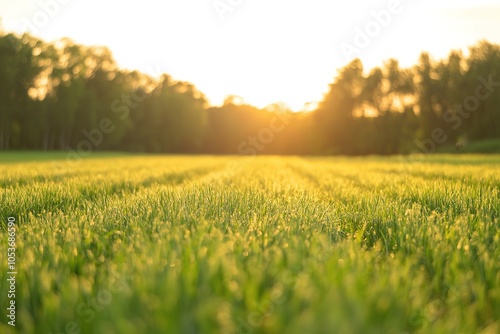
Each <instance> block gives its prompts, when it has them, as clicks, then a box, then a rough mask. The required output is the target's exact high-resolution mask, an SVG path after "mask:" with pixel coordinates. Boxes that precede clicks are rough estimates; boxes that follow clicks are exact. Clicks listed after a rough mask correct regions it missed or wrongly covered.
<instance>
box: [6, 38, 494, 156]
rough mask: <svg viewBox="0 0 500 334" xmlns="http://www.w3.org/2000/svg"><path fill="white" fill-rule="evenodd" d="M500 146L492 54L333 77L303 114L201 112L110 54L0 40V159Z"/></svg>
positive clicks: (197, 97) (236, 104) (185, 86)
mask: <svg viewBox="0 0 500 334" xmlns="http://www.w3.org/2000/svg"><path fill="white" fill-rule="evenodd" d="M494 138H500V46H499V45H495V44H492V43H489V42H487V41H481V42H479V43H477V44H476V45H474V46H472V47H470V48H469V52H468V53H467V54H466V55H464V54H463V53H462V52H461V51H452V52H450V54H449V56H448V57H447V58H446V59H442V60H438V61H436V60H434V59H432V58H431V57H430V55H429V54H427V53H425V52H424V53H422V54H421V56H420V58H419V61H418V63H417V64H416V65H415V66H412V67H409V68H402V67H400V65H399V63H398V61H397V60H394V59H390V60H388V61H386V62H385V63H384V64H383V66H381V67H376V68H373V69H371V70H370V71H365V69H364V68H363V64H362V62H361V61H360V60H359V59H356V60H353V61H352V62H350V63H349V64H347V65H346V66H345V67H343V68H341V69H340V70H339V71H338V75H337V76H336V77H335V78H334V80H333V83H332V84H330V86H329V90H328V92H327V93H326V94H325V95H324V97H323V99H322V101H320V102H319V103H318V104H317V106H316V107H315V108H314V110H312V111H308V112H292V111H291V110H290V109H289V108H288V107H287V106H286V105H285V104H283V103H275V104H272V105H269V106H267V107H266V108H256V107H254V106H251V105H248V104H246V103H244V101H243V100H242V99H241V98H239V97H236V96H229V97H228V98H226V100H225V101H224V104H223V105H222V106H217V107H214V106H210V105H208V103H207V99H206V97H205V96H204V95H203V93H202V92H200V91H199V90H197V89H196V87H195V86H194V85H193V84H191V83H189V82H184V81H178V80H174V79H173V78H171V77H170V76H169V75H167V74H164V75H162V76H161V77H160V78H152V77H150V76H148V75H146V74H144V73H141V72H139V71H125V70H123V69H120V68H118V66H117V65H116V63H115V61H114V59H113V56H112V54H111V52H110V50H109V49H107V48H105V47H90V46H84V45H78V44H75V43H74V42H72V41H71V40H70V39H62V40H59V41H55V42H51V43H48V42H45V41H43V40H40V39H38V38H35V37H34V36H31V35H29V34H24V35H16V34H12V33H5V32H4V33H1V34H0V150H67V151H72V152H76V153H78V154H82V155H83V154H88V153H89V152H91V151H96V150H125V151H134V152H158V153H209V154H259V153H263V154H348V155H364V154H401V153H403V154H404V153H409V152H414V151H420V152H425V153H427V152H433V151H434V150H435V149H436V148H437V147H439V146H442V145H443V146H451V145H455V144H457V143H461V142H465V141H479V140H485V139H494Z"/></svg>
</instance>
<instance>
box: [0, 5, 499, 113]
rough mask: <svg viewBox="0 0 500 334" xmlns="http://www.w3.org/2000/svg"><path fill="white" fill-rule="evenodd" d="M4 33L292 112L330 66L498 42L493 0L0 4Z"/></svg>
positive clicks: (217, 96) (315, 90)
mask: <svg viewBox="0 0 500 334" xmlns="http://www.w3.org/2000/svg"><path fill="white" fill-rule="evenodd" d="M0 6H1V9H2V10H1V13H2V14H1V17H2V21H3V26H4V29H6V30H9V31H10V30H12V31H17V32H23V31H30V32H31V33H33V34H34V35H36V36H40V37H42V38H45V39H47V40H54V39H57V38H61V37H64V36H68V37H70V38H73V39H74V40H75V41H76V42H77V43H83V44H89V45H106V46H109V47H110V49H111V50H112V51H113V54H114V56H115V58H116V60H117V62H118V64H119V65H120V66H123V67H125V68H130V69H139V70H141V71H144V72H147V73H149V74H152V75H159V74H160V73H163V72H167V73H169V74H171V75H172V76H173V77H174V78H176V79H179V80H186V81H189V82H192V83H194V84H195V85H196V86H197V88H199V89H200V90H201V91H202V92H204V93H205V94H206V95H207V97H208V98H209V100H210V103H212V104H214V105H217V104H220V103H222V101H223V99H224V97H225V96H226V95H228V94H235V95H239V96H242V97H244V99H245V100H246V101H247V102H248V103H251V104H254V105H256V106H258V107H263V106H265V105H267V104H270V103H273V102H277V101H283V102H285V103H287V104H288V105H290V106H291V107H292V108H293V109H294V110H299V109H301V108H303V106H304V104H306V103H308V102H313V101H318V100H320V99H321V94H322V93H321V92H325V91H326V90H327V88H328V87H327V85H328V83H330V82H331V81H332V79H333V77H334V76H335V75H336V73H337V72H336V70H337V68H339V67H341V66H343V65H345V64H346V63H348V62H349V61H350V60H352V59H353V58H354V57H359V58H360V59H361V60H362V61H363V63H364V64H365V68H371V67H373V66H377V65H381V64H382V62H383V61H384V60H386V59H388V58H391V57H393V58H397V59H399V60H400V63H401V64H402V66H410V65H413V64H415V62H416V60H417V59H418V56H419V54H420V52H421V51H423V50H427V51H429V52H430V53H431V54H432V55H433V56H435V57H444V56H446V55H447V53H448V52H449V51H450V50H451V49H456V48H465V47H466V46H468V45H472V44H474V43H476V42H477V40H479V39H484V38H487V39H489V40H490V41H491V42H494V43H495V42H500V33H499V31H500V21H499V20H498V19H497V18H498V17H499V14H500V4H499V3H498V1H487V0H483V1H475V2H470V1H452V0H446V1H439V3H436V2H435V1H434V2H433V1H430V0H423V1H410V0H400V1H397V0H384V1H380V0H378V1H367V0H365V1H361V0H358V1H352V2H348V3H346V2H342V3H338V2H333V1H327V0H313V1H285V0H279V1H272V2H269V1H267V2H266V1H263V0H260V1H259V0H252V1H250V0H247V1H243V0H239V1H238V0H205V1H194V0H191V1H180V0H179V1H166V2H162V1H153V0H148V1H141V2H139V1H106V2H105V3H103V2H97V1H95V0H90V1H85V2H82V1H71V0H40V1H35V0H30V1H22V2H11V1H5V0H2V1H0Z"/></svg>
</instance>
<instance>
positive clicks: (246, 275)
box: [0, 155, 500, 334]
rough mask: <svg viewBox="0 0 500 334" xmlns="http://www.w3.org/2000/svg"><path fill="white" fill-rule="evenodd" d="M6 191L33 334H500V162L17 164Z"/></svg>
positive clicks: (25, 317) (2, 253)
mask: <svg viewBox="0 0 500 334" xmlns="http://www.w3.org/2000/svg"><path fill="white" fill-rule="evenodd" d="M0 185H1V190H0V199H1V203H2V206H1V207H0V219H1V222H2V223H1V224H2V225H1V226H2V232H1V234H2V242H1V243H0V245H1V246H0V261H1V262H2V263H6V261H7V260H6V253H7V250H6V249H7V245H6V238H7V236H6V232H5V223H6V222H7V218H8V217H9V216H11V215H13V216H15V217H16V218H17V220H18V230H17V264H18V275H17V296H16V300H17V305H18V308H17V316H18V318H17V327H16V328H17V329H18V330H19V332H21V333H51V332H52V333H54V334H55V333H71V331H69V330H68V329H71V328H77V329H81V333H301V334H302V333H406V332H407V333H414V332H420V333H481V332H483V331H484V333H497V332H498V331H499V330H500V322H499V319H500V261H499V259H500V248H499V247H498V245H499V241H500V231H499V228H498V226H499V218H498V217H499V211H500V156H477V155H476V156H472V155H471V156H446V155H440V156H432V157H411V158H405V159H401V158H396V157H394V158H377V157H372V158H352V159H348V158H296V157H288V158H283V157H259V158H255V159H248V158H241V157H162V156H156V157H155V156H149V157H147V156H146V157H141V156H121V157H119V156H118V157H106V158H102V159H88V160H82V161H81V162H79V163H77V164H73V165H71V167H70V168H63V169H58V168H55V167H54V164H53V162H52V161H40V162H18V163H16V162H9V163H7V164H0ZM0 279H1V281H2V282H4V281H5V279H6V270H2V271H1V272H0ZM5 288H6V287H5V285H3V284H2V286H1V288H0V301H1V305H2V308H3V309H5V308H4V306H5V305H6V300H7V295H6V290H5ZM5 323H6V318H5V316H2V320H1V323H0V332H2V333H3V332H7V333H8V332H9V330H11V328H10V326H7V325H6V324H5Z"/></svg>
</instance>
